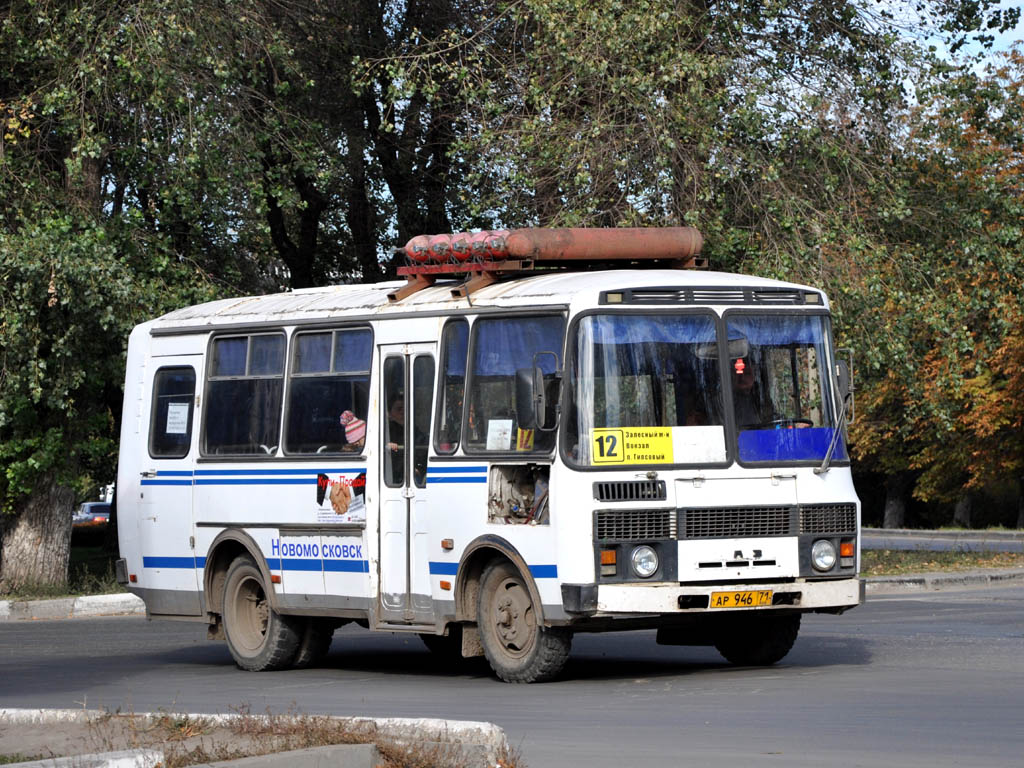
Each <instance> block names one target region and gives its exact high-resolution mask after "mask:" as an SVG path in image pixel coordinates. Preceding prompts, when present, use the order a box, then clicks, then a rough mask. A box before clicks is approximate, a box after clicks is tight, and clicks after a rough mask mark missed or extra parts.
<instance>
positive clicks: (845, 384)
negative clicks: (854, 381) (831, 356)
mask: <svg viewBox="0 0 1024 768" xmlns="http://www.w3.org/2000/svg"><path fill="white" fill-rule="evenodd" d="M836 379H838V382H839V400H840V401H841V402H844V403H845V402H846V396H847V395H848V394H850V366H848V365H847V364H846V361H845V360H840V361H839V362H837V363H836Z"/></svg>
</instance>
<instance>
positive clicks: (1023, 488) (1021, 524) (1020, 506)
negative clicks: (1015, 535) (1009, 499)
mask: <svg viewBox="0 0 1024 768" xmlns="http://www.w3.org/2000/svg"><path fill="white" fill-rule="evenodd" d="M1017 527H1018V528H1024V479H1022V480H1021V481H1020V483H1019V484H1018V485H1017Z"/></svg>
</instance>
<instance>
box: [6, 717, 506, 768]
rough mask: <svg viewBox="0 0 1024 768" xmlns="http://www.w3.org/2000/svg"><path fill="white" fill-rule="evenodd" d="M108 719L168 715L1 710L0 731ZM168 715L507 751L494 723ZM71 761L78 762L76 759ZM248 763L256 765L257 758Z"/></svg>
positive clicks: (480, 753) (284, 765) (470, 753)
mask: <svg viewBox="0 0 1024 768" xmlns="http://www.w3.org/2000/svg"><path fill="white" fill-rule="evenodd" d="M111 716H118V717H132V718H150V719H165V718H167V717H168V716H169V713H167V712H159V713H154V712H142V713H137V714H133V715H112V714H111V713H109V712H104V711H100V710H83V709H53V710H50V709H0V726H3V727H4V728H5V729H6V728H9V727H10V726H13V725H23V726H49V725H52V724H56V723H69V722H74V723H89V722H91V721H93V720H96V719H99V718H106V717H111ZM173 716H175V717H181V718H189V719H195V720H204V721H207V722H210V723H214V724H218V725H227V724H230V723H231V722H233V721H236V720H240V719H242V718H243V717H244V718H249V719H256V720H261V719H266V720H273V721H274V722H276V723H280V722H282V721H285V722H286V721H288V720H295V721H301V720H303V719H317V720H331V721H335V722H338V723H341V724H345V725H348V726H351V727H353V728H354V729H358V730H359V731H360V735H362V734H363V733H365V735H366V741H367V743H368V744H373V743H374V741H375V738H382V739H385V740H388V741H392V742H396V743H399V744H405V743H417V744H437V745H441V746H444V747H451V748H454V749H456V750H459V751H460V752H461V753H462V754H463V755H464V756H465V757H467V758H469V759H470V760H471V761H472V762H473V763H476V762H477V760H481V763H480V764H484V765H495V764H497V763H498V761H499V760H500V758H501V757H502V756H503V755H504V754H505V753H506V752H507V751H508V749H509V744H508V738H507V737H506V735H505V731H504V730H502V729H501V728H499V727H498V726H497V725H495V724H494V723H488V722H483V721H475V720H441V719H437V718H425V717H336V716H332V715H298V716H281V717H276V718H271V717H266V718H264V717H263V716H252V715H236V714H232V715H217V714H215V715H209V714H201V713H199V714H196V713H192V714H186V713H174V715H173ZM139 751H140V750H136V751H135V752H136V753H137V752H139ZM303 751H306V750H303ZM375 752H376V749H374V753H375ZM295 754H296V753H289V752H283V753H277V756H276V757H279V758H281V759H280V760H277V759H274V758H275V756H274V755H267V756H266V758H265V759H263V758H261V762H259V763H258V764H257V763H253V764H252V766H254V767H255V766H257V765H258V766H259V767H260V768H264V767H266V768H292V766H294V765H296V764H295V763H294V762H293V761H292V760H291V759H290V758H291V757H292V756H294V755H295ZM365 755H367V753H366V751H365V750H364V751H362V752H360V751H355V752H353V753H352V755H351V757H352V758H353V759H354V760H355V762H352V763H351V765H353V766H361V765H363V764H364V763H363V762H360V760H364V756H365ZM99 757H106V755H101V756H99ZM75 759H76V760H77V758H75ZM251 759H252V760H256V758H251ZM45 762H46V764H47V765H52V763H53V761H52V760H47V761H45ZM232 762H233V761H232ZM302 764H303V765H306V764H308V765H311V766H312V765H318V764H319V765H323V764H324V763H323V762H317V761H313V762H312V763H309V762H305V763H302ZM331 764H332V765H338V766H344V765H348V763H345V762H340V763H331ZM369 764H370V765H375V762H371V763H369ZM74 765H75V766H76V767H77V766H79V765H80V764H79V763H78V762H75V763H74ZM81 765H86V763H81ZM88 765H89V766H92V765H94V764H93V763H88ZM95 765H97V766H99V765H106V764H105V763H96V764H95ZM118 765H119V766H122V765H128V764H126V763H119V764H118ZM136 765H140V768H141V764H136ZM112 768H113V767H112Z"/></svg>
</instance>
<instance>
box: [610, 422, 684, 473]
mask: <svg viewBox="0 0 1024 768" xmlns="http://www.w3.org/2000/svg"><path fill="white" fill-rule="evenodd" d="M591 441H592V442H591V446H592V448H593V452H592V460H593V463H594V464H672V463H673V458H672V428H671V427H624V428H622V429H595V430H593V437H592V438H591Z"/></svg>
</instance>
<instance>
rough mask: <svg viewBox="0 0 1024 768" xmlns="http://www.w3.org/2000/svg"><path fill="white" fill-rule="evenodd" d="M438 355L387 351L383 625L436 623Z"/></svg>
mask: <svg viewBox="0 0 1024 768" xmlns="http://www.w3.org/2000/svg"><path fill="white" fill-rule="evenodd" d="M433 348H434V345H433V344H395V345H387V346H382V347H381V355H380V357H381V361H382V363H381V390H382V391H381V404H382V410H381V414H380V419H381V431H380V441H381V446H380V451H381V474H380V491H379V493H380V579H379V584H380V604H379V606H378V610H379V612H380V620H381V621H382V622H383V623H397V624H432V623H433V622H434V609H433V600H432V598H431V593H430V571H429V563H428V535H429V532H430V529H429V522H430V518H429V509H428V499H427V449H428V442H429V436H430V414H431V411H432V409H433V399H434V397H433V393H434V356H433ZM410 447H411V450H410Z"/></svg>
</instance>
